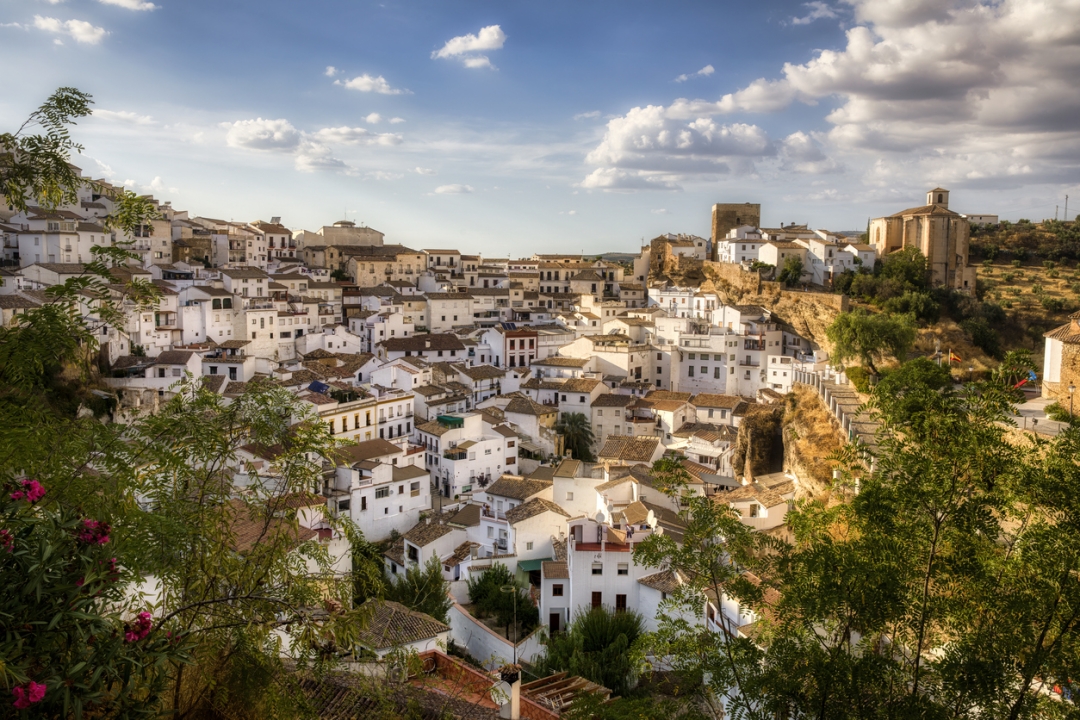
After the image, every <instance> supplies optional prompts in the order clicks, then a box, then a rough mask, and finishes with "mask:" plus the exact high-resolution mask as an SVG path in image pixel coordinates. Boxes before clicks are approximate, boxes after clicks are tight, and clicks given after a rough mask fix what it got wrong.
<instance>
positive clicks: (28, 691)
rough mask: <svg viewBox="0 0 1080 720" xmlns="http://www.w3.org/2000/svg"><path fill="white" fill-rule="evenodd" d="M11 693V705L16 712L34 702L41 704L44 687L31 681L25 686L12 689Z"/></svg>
mask: <svg viewBox="0 0 1080 720" xmlns="http://www.w3.org/2000/svg"><path fill="white" fill-rule="evenodd" d="M11 693H12V694H13V695H14V696H15V702H14V703H12V704H13V705H14V706H15V709H17V710H25V709H26V708H28V707H30V706H31V705H33V704H34V703H36V702H41V699H42V698H43V697H45V686H44V685H42V684H39V683H36V682H34V681H33V680H31V681H30V682H28V683H27V684H26V685H20V686H19V687H16V688H14V689H13V690H12V691H11Z"/></svg>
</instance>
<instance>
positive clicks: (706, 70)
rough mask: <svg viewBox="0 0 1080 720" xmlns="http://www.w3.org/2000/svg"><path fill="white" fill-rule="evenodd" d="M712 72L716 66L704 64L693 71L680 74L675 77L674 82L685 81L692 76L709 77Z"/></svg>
mask: <svg viewBox="0 0 1080 720" xmlns="http://www.w3.org/2000/svg"><path fill="white" fill-rule="evenodd" d="M714 72H716V68H714V67H713V66H712V65H706V66H705V67H703V68H701V69H700V70H698V71H697V72H695V73H690V74H685V73H684V74H682V75H680V76H679V77H677V78H675V82H677V83H681V82H686V81H687V80H689V79H690V78H692V77H709V76H710V75H712V74H713V73H714Z"/></svg>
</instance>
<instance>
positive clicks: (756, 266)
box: [750, 260, 776, 273]
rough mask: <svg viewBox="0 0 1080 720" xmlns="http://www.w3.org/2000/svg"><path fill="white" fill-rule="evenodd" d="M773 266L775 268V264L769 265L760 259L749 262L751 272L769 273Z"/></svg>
mask: <svg viewBox="0 0 1080 720" xmlns="http://www.w3.org/2000/svg"><path fill="white" fill-rule="evenodd" d="M775 268H776V266H775V265H770V264H769V263H767V262H761V261H760V260H755V261H754V262H752V263H750V271H751V272H763V273H769V272H771V271H772V270H774V269H775Z"/></svg>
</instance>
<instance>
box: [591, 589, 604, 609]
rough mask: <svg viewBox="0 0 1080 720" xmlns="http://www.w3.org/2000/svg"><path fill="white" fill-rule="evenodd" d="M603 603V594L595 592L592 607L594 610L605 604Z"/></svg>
mask: <svg viewBox="0 0 1080 720" xmlns="http://www.w3.org/2000/svg"><path fill="white" fill-rule="evenodd" d="M603 601H604V594H603V593H599V592H594V593H593V594H592V606H593V607H594V608H598V607H600V605H602V604H603Z"/></svg>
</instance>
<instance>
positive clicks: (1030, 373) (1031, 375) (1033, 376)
mask: <svg viewBox="0 0 1080 720" xmlns="http://www.w3.org/2000/svg"><path fill="white" fill-rule="evenodd" d="M1027 379H1028V380H1030V381H1031V382H1038V381H1039V377H1038V376H1037V375H1036V374H1035V371H1034V370H1028V376H1027Z"/></svg>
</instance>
